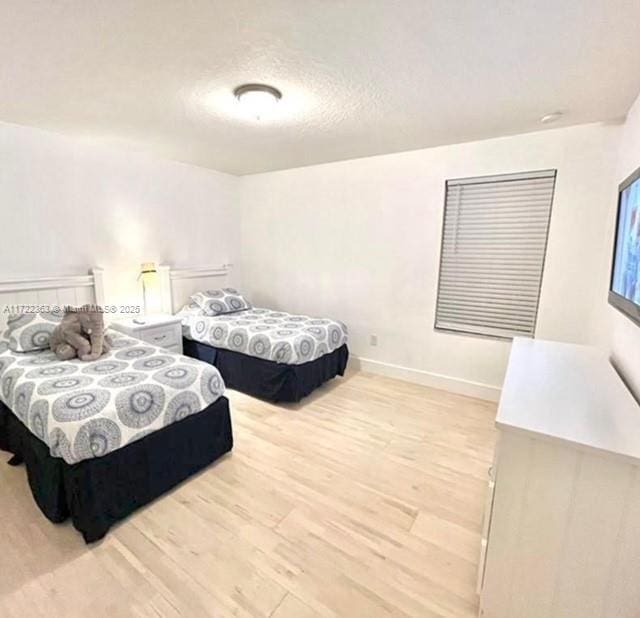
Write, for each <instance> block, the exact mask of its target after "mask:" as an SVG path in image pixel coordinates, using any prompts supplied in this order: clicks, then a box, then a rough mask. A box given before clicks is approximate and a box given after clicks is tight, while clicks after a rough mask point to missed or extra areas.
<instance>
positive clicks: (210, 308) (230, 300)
mask: <svg viewBox="0 0 640 618" xmlns="http://www.w3.org/2000/svg"><path fill="white" fill-rule="evenodd" d="M191 300H192V301H194V302H195V303H197V304H198V306H199V307H200V308H201V309H202V311H203V313H204V314H205V315H209V316H211V315H222V314H224V313H235V312H236V311H244V310H245V309H251V303H249V301H248V300H247V299H246V298H245V297H244V296H242V294H240V292H238V290H236V289H235V288H222V289H221V290H207V291H206V292H198V293H197V294H194V295H193V296H192V297H191Z"/></svg>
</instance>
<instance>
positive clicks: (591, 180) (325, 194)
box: [240, 124, 620, 396]
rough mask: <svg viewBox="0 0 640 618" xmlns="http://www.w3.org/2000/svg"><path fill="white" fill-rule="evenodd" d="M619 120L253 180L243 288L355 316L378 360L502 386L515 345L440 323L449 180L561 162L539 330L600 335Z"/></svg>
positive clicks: (353, 336)
mask: <svg viewBox="0 0 640 618" xmlns="http://www.w3.org/2000/svg"><path fill="white" fill-rule="evenodd" d="M619 131H620V127H619V126H606V125H601V124H592V125H582V126H578V127H572V128H566V129H558V130H554V131H545V132H540V133H532V134H527V135H520V136H515V137H508V138H500V139H493V140H487V141H482V142H475V143H467V144H459V145H453V146H446V147H439V148H431V149H427V150H420V151H413V152H407V153H400V154H393V155H385V156H379V157H370V158H364V159H356V160H350V161H344V162H338V163H330V164H325V165H317V166H312V167H306V168H299V169H293V170H286V171H281V172H272V173H265V174H260V175H255V176H247V177H243V178H242V179H241V183H240V196H241V200H240V202H241V206H242V232H241V234H242V269H243V276H244V288H245V290H247V293H248V294H249V295H250V298H251V299H252V300H253V301H254V303H257V304H263V305H268V306H272V307H277V308H282V309H287V310H290V311H301V312H306V313H311V314H326V315H329V316H335V317H337V318H339V319H342V320H343V321H345V322H346V323H347V324H348V326H349V329H350V348H351V350H352V352H353V353H354V354H356V355H358V356H360V357H364V358H366V359H370V360H371V361H374V362H365V363H364V364H365V366H366V367H367V368H370V369H371V368H373V369H378V370H381V371H386V372H390V373H392V374H395V375H401V376H402V375H404V376H405V377H410V378H411V379H417V380H420V381H423V382H425V383H433V384H443V385H445V386H448V387H450V388H457V389H459V390H462V391H463V392H470V393H475V394H480V395H489V396H490V395H491V394H494V395H495V388H497V387H499V386H500V385H501V383H502V379H503V375H504V370H505V366H506V361H507V358H508V353H509V344H508V343H506V342H504V341H497V340H492V339H483V338H477V337H469V336H461V335H454V334H445V333H438V332H435V331H434V330H433V322H434V310H435V300H436V288H437V276H438V263H439V251H440V234H441V225H442V214H443V203H444V183H445V180H446V179H448V178H459V177H465V176H479V175H484V174H498V173H508V172H521V171H525V170H536V169H547V168H557V169H558V178H557V185H556V193H555V199H554V204H553V214H552V222H551V233H550V238H549V248H548V255H547V263H546V268H545V274H544V280H543V288H542V296H541V305H540V313H539V321H538V329H537V336H538V337H541V338H549V339H557V340H563V341H572V342H584V343H587V342H592V341H594V340H595V338H596V336H597V335H596V334H597V330H598V325H599V322H598V317H599V315H598V311H599V310H600V309H599V306H598V302H599V299H600V296H601V293H602V290H600V289H598V285H597V283H598V281H599V278H598V276H597V273H599V272H600V270H601V265H602V262H603V260H605V261H606V260H608V255H609V251H610V247H609V242H608V238H607V237H606V234H603V222H605V221H607V219H608V217H609V214H610V207H611V199H612V198H611V190H610V189H611V186H612V184H613V178H614V176H615V156H616V149H617V141H618V134H619ZM372 333H375V334H377V335H378V340H379V343H378V346H377V347H372V346H370V345H369V335H370V334H372ZM378 363H383V364H384V365H382V364H378ZM388 365H393V367H389V366H388ZM398 367H400V368H405V369H399V368H398ZM407 369H408V370H410V371H407ZM434 374H435V376H434ZM438 376H446V377H451V378H454V379H455V380H454V381H450V380H445V381H444V382H443V381H442V380H441V379H440V378H439V377H438ZM469 383H476V384H471V385H469ZM478 384H479V385H484V386H488V387H490V388H482V387H480V388H478V387H477V386H478ZM492 387H493V388H492Z"/></svg>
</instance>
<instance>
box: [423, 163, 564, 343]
mask: <svg viewBox="0 0 640 618" xmlns="http://www.w3.org/2000/svg"><path fill="white" fill-rule="evenodd" d="M555 180H556V171H555V170H547V171H542V172H529V173H524V174H506V175H502V176H486V177H481V178H466V179H462V180H449V181H447V184H446V198H445V212H444V224H443V229H442V249H441V251H442V252H441V257H440V278H439V281H438V301H437V306H436V323H435V327H436V329H441V330H448V331H457V332H463V333H471V334H476V335H487V336H492V337H514V336H517V335H523V336H533V334H534V332H535V327H536V317H537V313H538V300H539V296H540V284H541V282H542V270H543V267H544V258H545V253H546V249H547V235H548V232H549V218H550V216H551V202H552V200H553V191H554V187H555Z"/></svg>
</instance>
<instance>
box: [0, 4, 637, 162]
mask: <svg viewBox="0 0 640 618" xmlns="http://www.w3.org/2000/svg"><path fill="white" fill-rule="evenodd" d="M638 32H640V1H639V0H562V1H558V0H517V1H515V0H487V1H484V2H481V1H479V0H466V1H465V0H226V1H220V0H218V1H215V0H190V1H189V2H187V1H182V0H180V1H178V0H133V1H132V0H2V3H1V6H0V120H5V121H9V122H15V123H20V124H27V125H34V126H39V127H44V128H48V129H52V130H55V131H60V132H63V133H68V134H72V135H79V136H83V137H88V138H91V139H99V140H101V141H104V142H107V143H116V144H126V145H128V146H132V145H135V146H136V147H138V148H142V149H145V150H150V151H153V152H155V153H157V154H159V155H161V156H165V157H169V158H172V159H177V160H180V161H186V162H190V163H195V164H197V165H202V166H206V167H211V168H215V169H218V170H222V171H227V172H232V173H235V174H248V173H253V172H260V171H266V170H274V169H282V168H288V167H297V166H301V165H309V164H312V163H320V162H325V161H334V160H338V159H347V158H353V157H361V156H366V155H372V154H380V153H388V152H395V151H401V150H411V149H415V148H422V147H426V146H433V145H438V144H447V143H455V142H461V141H469V140H475V139H480V138H485V137H494V136H499V135H507V134H513V133H521V132H526V131H533V130H539V129H541V128H543V127H542V125H540V124H539V121H538V120H539V118H540V116H542V115H543V114H546V113H549V112H553V111H556V110H562V111H564V112H565V116H564V118H563V119H562V120H561V121H560V122H558V123H555V124H553V125H549V126H550V127H553V128H555V127H557V126H561V125H562V124H577V123H582V122H590V121H594V120H609V119H616V118H620V117H621V116H624V115H625V113H626V112H627V110H628V109H629V107H630V105H631V103H632V101H633V99H634V98H635V96H636V95H637V94H638V91H639V90H640V36H638ZM254 81H258V82H265V83H268V84H272V85H274V86H276V87H277V88H279V89H280V90H281V91H282V93H283V99H282V101H281V103H280V104H279V106H278V116H277V118H274V119H273V120H272V121H271V122H268V123H267V122H260V123H258V122H256V121H249V120H246V119H244V118H242V117H239V116H238V113H237V106H236V105H235V102H234V99H233V96H232V94H231V91H232V90H233V88H234V87H235V86H237V85H239V84H242V83H244V82H254Z"/></svg>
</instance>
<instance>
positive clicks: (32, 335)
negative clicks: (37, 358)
mask: <svg viewBox="0 0 640 618" xmlns="http://www.w3.org/2000/svg"><path fill="white" fill-rule="evenodd" d="M62 315H63V314H62V312H60V313H53V312H52V313H14V314H12V315H10V316H9V319H8V320H7V332H6V333H5V335H6V337H7V338H8V340H9V347H10V348H11V349H12V350H13V351H14V352H33V351H34V350H46V349H48V348H49V339H50V338H51V333H52V332H53V330H54V329H55V327H56V326H57V325H58V324H59V323H60V321H61V320H62Z"/></svg>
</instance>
